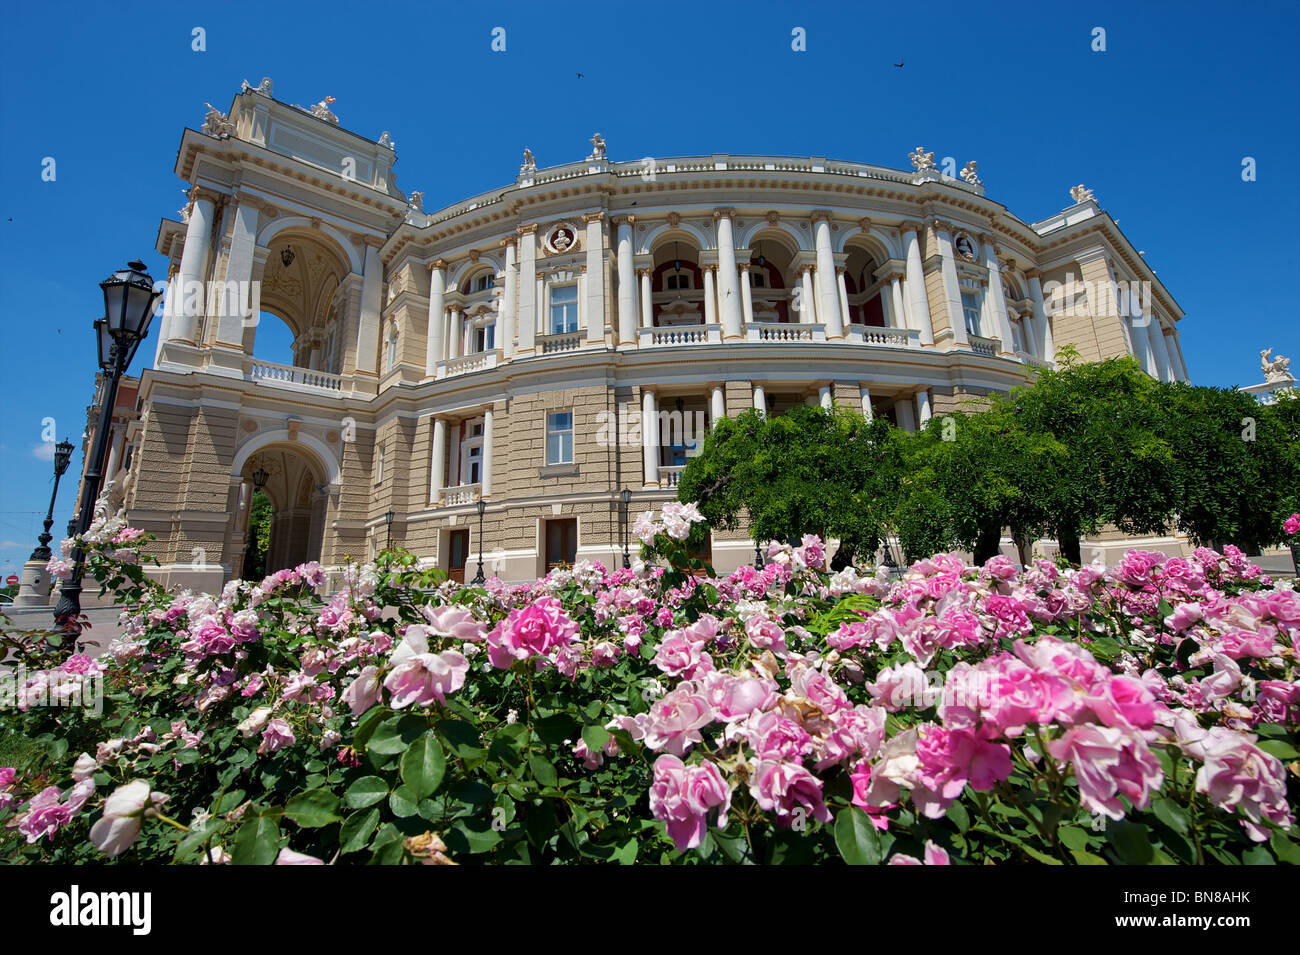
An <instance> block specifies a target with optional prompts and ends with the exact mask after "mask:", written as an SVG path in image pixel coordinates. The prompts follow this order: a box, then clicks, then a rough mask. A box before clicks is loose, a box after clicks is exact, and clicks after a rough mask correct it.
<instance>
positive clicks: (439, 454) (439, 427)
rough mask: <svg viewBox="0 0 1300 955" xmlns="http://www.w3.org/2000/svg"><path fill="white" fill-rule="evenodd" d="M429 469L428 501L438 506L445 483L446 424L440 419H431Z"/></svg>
mask: <svg viewBox="0 0 1300 955" xmlns="http://www.w3.org/2000/svg"><path fill="white" fill-rule="evenodd" d="M430 467H431V468H432V474H431V475H430V477H429V500H430V501H432V502H433V503H434V504H440V503H441V502H442V489H443V487H445V486H446V481H447V422H446V421H444V420H443V419H442V418H434V419H433V463H432V465H431V466H430Z"/></svg>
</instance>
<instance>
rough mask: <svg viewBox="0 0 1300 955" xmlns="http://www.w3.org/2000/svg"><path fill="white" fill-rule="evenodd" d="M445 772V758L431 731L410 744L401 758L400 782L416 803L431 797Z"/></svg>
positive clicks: (436, 737) (435, 736)
mask: <svg viewBox="0 0 1300 955" xmlns="http://www.w3.org/2000/svg"><path fill="white" fill-rule="evenodd" d="M446 771H447V758H446V757H445V756H444V755H443V753H442V744H441V743H439V742H438V736H437V734H435V733H434V732H433V730H429V732H427V733H425V734H424V735H423V736H422V737H420V738H419V739H417V740H416V741H415V742H414V743H412V744H411V745H410V746H409V747H408V748H407V750H406V755H404V756H403V757H402V781H403V782H405V783H406V788H407V789H409V790H410V791H411V795H412V796H413V797H414V798H415V801H416V802H419V801H420V800H421V799H423V798H424V797H425V796H431V795H433V792H434V790H436V789H437V788H438V786H439V784H441V783H442V777H443V774H444V773H445V772H446Z"/></svg>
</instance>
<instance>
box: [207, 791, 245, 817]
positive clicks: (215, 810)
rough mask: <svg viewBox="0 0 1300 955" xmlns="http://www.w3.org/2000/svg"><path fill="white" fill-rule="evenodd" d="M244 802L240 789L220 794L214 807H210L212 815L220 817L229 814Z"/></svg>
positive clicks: (242, 792)
mask: <svg viewBox="0 0 1300 955" xmlns="http://www.w3.org/2000/svg"><path fill="white" fill-rule="evenodd" d="M243 801H244V791H243V790H242V789H231V790H229V791H228V792H224V793H222V794H221V798H220V799H218V800H217V802H216V805H214V806H213V807H212V815H214V816H220V815H224V814H225V813H228V812H230V811H231V810H232V809H234V808H235V807H236V806H238V805H239V804H240V803H241V802H243Z"/></svg>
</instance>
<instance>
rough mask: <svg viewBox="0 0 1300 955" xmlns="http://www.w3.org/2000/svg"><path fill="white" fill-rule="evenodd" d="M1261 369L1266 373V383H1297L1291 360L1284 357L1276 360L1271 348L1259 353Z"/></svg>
mask: <svg viewBox="0 0 1300 955" xmlns="http://www.w3.org/2000/svg"><path fill="white" fill-rule="evenodd" d="M1259 367H1260V368H1261V369H1262V370H1263V372H1264V380H1265V381H1266V382H1270V383H1271V382H1274V381H1295V376H1294V375H1292V374H1291V359H1290V358H1285V357H1283V356H1282V355H1278V356H1277V357H1276V358H1274V357H1273V349H1271V348H1265V349H1264V350H1263V351H1261V352H1260V353H1259Z"/></svg>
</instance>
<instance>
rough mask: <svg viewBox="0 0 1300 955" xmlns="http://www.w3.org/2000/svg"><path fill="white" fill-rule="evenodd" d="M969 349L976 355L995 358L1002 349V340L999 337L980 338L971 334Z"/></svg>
mask: <svg viewBox="0 0 1300 955" xmlns="http://www.w3.org/2000/svg"><path fill="white" fill-rule="evenodd" d="M969 337H970V350H971V351H973V352H974V353H975V354H977V355H987V356H988V357H990V358H996V357H997V355H998V353H999V352H1001V351H1002V340H1001V339H1000V338H981V337H980V336H979V335H971V336H969Z"/></svg>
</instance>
